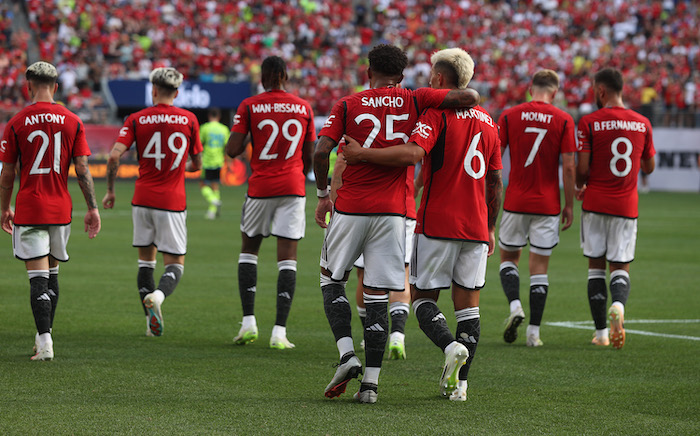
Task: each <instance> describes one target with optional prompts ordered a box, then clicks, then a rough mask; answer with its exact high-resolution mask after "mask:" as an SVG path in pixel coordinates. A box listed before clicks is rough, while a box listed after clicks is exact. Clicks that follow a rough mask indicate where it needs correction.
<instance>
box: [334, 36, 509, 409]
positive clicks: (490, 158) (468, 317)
mask: <svg viewBox="0 0 700 436" xmlns="http://www.w3.org/2000/svg"><path fill="white" fill-rule="evenodd" d="M431 62H432V64H433V68H432V70H431V75H430V85H431V87H433V88H438V89H464V88H466V86H467V84H468V83H469V81H470V80H471V77H472V75H473V72H474V62H473V61H472V59H471V57H470V56H469V54H467V53H466V52H465V51H464V50H461V49H458V48H453V49H446V50H441V51H439V52H437V53H434V54H433V56H432V57H431ZM346 138H347V135H346ZM347 140H348V145H347V146H346V148H345V157H346V158H347V160H348V163H349V164H352V163H357V162H361V161H367V162H369V163H374V164H381V165H397V166H400V165H412V164H415V163H417V162H418V161H419V160H420V159H423V158H424V161H423V169H422V175H423V180H424V187H423V194H422V197H421V204H420V207H419V209H418V214H417V215H418V222H417V224H416V235H415V241H414V244H413V254H412V257H411V266H410V267H411V277H410V282H411V300H412V301H413V311H414V312H415V314H416V318H418V323H419V325H420V327H421V329H422V330H423V331H424V332H425V334H426V335H427V336H428V337H429V338H430V339H431V340H432V341H433V342H434V343H435V344H436V345H437V346H438V347H440V349H441V350H442V351H443V353H444V354H445V365H444V367H443V372H442V377H441V379H440V391H441V393H442V395H443V396H445V397H448V398H449V399H450V400H452V401H466V399H467V375H468V373H469V368H470V366H471V362H472V359H473V358H474V353H475V352H476V347H477V344H478V343H479V335H480V331H481V323H480V314H479V293H480V292H479V290H480V289H481V288H482V287H483V286H484V284H485V278H486V259H487V257H488V256H490V255H491V254H492V253H493V251H494V246H495V235H494V231H495V226H496V218H497V217H498V211H499V209H500V206H501V195H502V194H501V191H502V188H503V186H502V182H501V151H500V141H499V138H498V128H497V127H496V123H495V122H494V121H493V119H492V118H491V116H490V115H489V114H488V113H486V112H485V111H484V109H483V108H481V107H480V106H477V107H475V108H473V109H454V110H445V111H441V110H436V109H429V110H426V111H425V112H423V114H422V115H421V117H420V118H419V119H418V123H417V124H416V127H415V129H414V130H413V133H412V134H411V137H410V139H409V142H408V143H407V144H405V145H400V146H397V147H391V148H384V149H366V148H361V147H360V146H359V143H357V142H355V141H353V140H352V139H349V138H348V139H347ZM456 193H459V195H456ZM450 287H452V301H453V304H454V310H455V316H456V318H457V333H456V335H453V334H452V333H451V332H450V329H449V327H448V326H447V322H446V320H445V316H444V315H443V314H442V312H441V311H440V309H439V308H438V306H437V299H438V297H439V295H440V290H441V289H449V288H450Z"/></svg>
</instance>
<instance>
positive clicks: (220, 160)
mask: <svg viewBox="0 0 700 436" xmlns="http://www.w3.org/2000/svg"><path fill="white" fill-rule="evenodd" d="M207 117H208V118H209V121H207V122H206V123H204V124H202V126H201V127H200V129H199V139H200V140H201V141H202V148H203V149H202V179H201V180H200V181H199V188H200V190H201V191H202V196H203V197H204V199H205V200H207V203H209V208H208V209H207V213H206V215H205V216H204V217H205V218H206V219H210V220H212V219H215V218H216V217H217V216H219V211H220V209H221V190H220V189H219V185H220V180H221V168H222V167H223V166H224V147H225V146H226V141H228V136H229V129H228V127H226V126H225V125H224V124H222V123H221V110H220V109H219V108H210V109H209V110H208V111H207Z"/></svg>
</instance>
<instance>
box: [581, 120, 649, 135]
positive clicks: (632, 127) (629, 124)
mask: <svg viewBox="0 0 700 436" xmlns="http://www.w3.org/2000/svg"><path fill="white" fill-rule="evenodd" d="M593 130H595V131H596V132H600V131H603V130H628V131H630V132H641V133H644V132H646V131H647V125H646V124H644V123H641V122H639V121H626V120H607V121H594V122H593Z"/></svg>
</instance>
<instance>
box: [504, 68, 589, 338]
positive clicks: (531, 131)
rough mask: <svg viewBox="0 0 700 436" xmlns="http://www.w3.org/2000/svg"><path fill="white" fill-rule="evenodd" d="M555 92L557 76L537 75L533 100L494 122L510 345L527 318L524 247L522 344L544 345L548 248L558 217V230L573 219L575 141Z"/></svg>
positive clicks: (556, 240)
mask: <svg viewBox="0 0 700 436" xmlns="http://www.w3.org/2000/svg"><path fill="white" fill-rule="evenodd" d="M558 90H559V75H558V74H557V73H556V72H554V71H552V70H547V69H543V70H539V71H538V72H536V73H535V75H534V76H533V77H532V85H531V86H530V95H531V96H532V101H529V102H527V103H522V104H519V105H517V106H514V107H512V108H510V109H506V110H505V111H503V112H502V113H501V117H500V118H499V120H498V125H499V127H500V129H499V134H500V138H501V154H505V152H506V148H509V149H510V162H511V164H510V176H509V180H508V187H507V188H506V196H505V201H504V202H503V215H502V216H501V225H500V226H499V230H498V245H499V248H500V253H501V266H500V276H501V285H502V286H503V291H504V293H505V295H506V298H508V302H509V304H510V315H509V316H508V319H507V320H506V327H505V331H504V333H503V339H504V340H505V341H506V342H508V343H511V342H514V341H515V339H516V338H517V336H518V330H517V329H518V326H520V323H521V322H522V321H523V320H524V319H525V312H524V311H523V307H522V303H521V302H520V272H519V271H518V263H519V262H520V253H521V251H522V248H523V247H524V246H526V245H527V244H528V243H529V244H530V255H529V269H530V323H529V325H528V326H527V332H526V342H525V344H526V345H527V346H530V347H539V346H541V345H543V342H542V340H541V339H540V324H541V322H542V314H543V313H544V307H545V302H546V301H547V294H548V292H549V278H548V276H547V268H548V266H549V257H550V256H551V254H552V249H553V248H554V247H555V246H556V245H557V244H558V243H559V221H560V219H559V214H560V211H561V223H562V230H566V229H568V228H569V227H570V226H571V224H572V222H573V219H574V213H573V206H574V181H575V177H576V163H575V159H574V152H575V151H576V136H575V133H574V131H575V128H576V126H575V125H574V119H573V118H572V117H571V115H569V114H567V113H566V112H564V111H563V110H561V109H559V108H557V107H555V106H554V105H553V104H552V101H553V100H554V97H555V96H556V94H557V92H558ZM560 156H561V159H562V174H563V182H564V207H563V208H561V207H560V206H561V204H560V203H561V202H560V198H559V197H560V194H559V157H560Z"/></svg>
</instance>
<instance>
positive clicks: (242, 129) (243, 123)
mask: <svg viewBox="0 0 700 436" xmlns="http://www.w3.org/2000/svg"><path fill="white" fill-rule="evenodd" d="M249 131H250V126H249V120H248V104H247V103H246V101H245V100H244V101H243V102H242V103H241V104H240V105H238V110H236V115H234V117H233V126H231V132H234V133H241V134H243V135H246V134H248V132H249Z"/></svg>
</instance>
